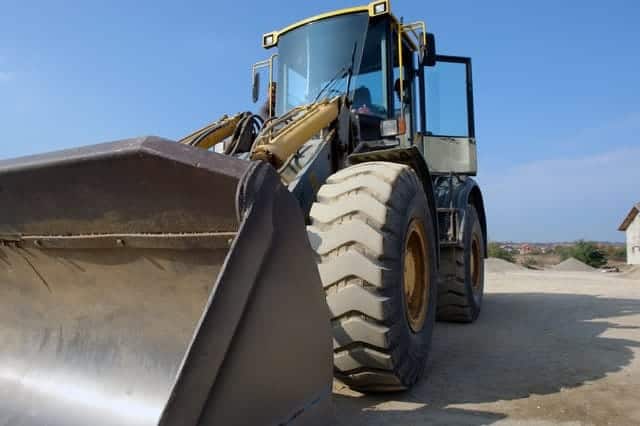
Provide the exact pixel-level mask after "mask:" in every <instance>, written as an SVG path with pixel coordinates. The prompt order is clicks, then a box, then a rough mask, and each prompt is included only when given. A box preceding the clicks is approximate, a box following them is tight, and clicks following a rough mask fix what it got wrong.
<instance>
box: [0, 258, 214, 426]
mask: <svg viewBox="0 0 640 426" xmlns="http://www.w3.org/2000/svg"><path fill="white" fill-rule="evenodd" d="M225 254H226V250H196V251H192V250H189V251H186V250H158V249H150V250H141V249H135V250H134V249H113V250H104V249H94V250H70V249H65V250H33V249H21V248H10V247H2V248H0V277H1V278H0V279H1V282H2V285H0V300H1V301H2V302H1V303H2V309H0V323H1V324H2V329H1V330H0V346H1V347H2V348H3V350H2V351H1V352H0V424H12V425H17V424H48V425H87V424H92V425H118V424H127V425H147V424H155V423H156V422H157V420H158V418H159V417H160V413H161V410H162V408H163V407H164V404H165V401H166V400H167V399H168V397H169V394H170V391H171V388H172V385H173V382H174V380H175V376H176V373H177V371H178V367H179V366H180V363H181V361H182V358H183V356H184V354H185V352H186V350H187V347H188V344H189V342H190V340H191V336H192V334H193V332H194V330H195V328H196V325H197V323H198V320H199V319H200V316H201V315H202V312H203V309H204V306H205V303H206V301H207V297H208V294H209V293H210V291H211V289H212V287H213V284H214V280H215V277H216V276H217V275H218V272H219V271H220V268H221V266H222V263H223V261H224V258H225Z"/></svg>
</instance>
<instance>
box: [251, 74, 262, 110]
mask: <svg viewBox="0 0 640 426" xmlns="http://www.w3.org/2000/svg"><path fill="white" fill-rule="evenodd" d="M259 98H260V73H259V72H257V71H256V70H253V85H252V86H251V99H253V103H254V104H255V103H256V102H258V99H259Z"/></svg>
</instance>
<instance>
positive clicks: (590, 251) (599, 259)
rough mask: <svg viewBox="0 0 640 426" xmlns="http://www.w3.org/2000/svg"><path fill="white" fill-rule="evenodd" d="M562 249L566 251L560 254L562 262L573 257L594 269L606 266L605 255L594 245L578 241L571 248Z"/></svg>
mask: <svg viewBox="0 0 640 426" xmlns="http://www.w3.org/2000/svg"><path fill="white" fill-rule="evenodd" d="M563 248H566V249H568V250H566V251H564V250H563V252H562V253H561V254H560V255H561V257H562V258H563V260H564V259H567V258H569V257H574V258H576V259H578V260H579V261H580V262H583V263H586V264H587V265H589V266H592V267H594V268H600V267H602V266H604V265H606V264H607V255H606V254H605V253H604V251H602V250H601V249H600V248H599V247H598V246H597V245H595V244H594V243H590V242H587V241H583V240H580V241H578V242H576V243H575V245H574V246H573V247H563ZM565 255H567V256H566V257H565Z"/></svg>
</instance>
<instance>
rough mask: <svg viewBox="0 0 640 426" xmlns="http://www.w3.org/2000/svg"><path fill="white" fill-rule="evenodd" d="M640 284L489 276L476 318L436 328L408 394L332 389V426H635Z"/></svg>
mask: <svg viewBox="0 0 640 426" xmlns="http://www.w3.org/2000/svg"><path fill="white" fill-rule="evenodd" d="M639 353H640V280H631V279H623V278H621V277H619V276H614V275H611V274H603V273H600V272H558V271H544V272H537V271H531V272H505V273H490V274H488V276H487V283H486V292H485V300H484V306H483V312H482V314H481V315H480V319H479V320H478V321H477V322H476V323H475V324H472V325H458V324H447V323H437V325H436V331H435V334H434V341H433V348H432V352H431V358H430V360H429V363H428V365H427V371H426V373H425V377H424V378H423V379H422V381H421V382H420V383H418V385H417V386H415V387H414V388H413V389H412V390H411V391H408V392H404V393H400V394H390V395H378V396H364V395H361V394H359V393H356V392H353V391H350V390H349V389H348V388H346V387H345V386H344V385H342V384H341V383H339V382H336V383H335V384H334V401H335V406H336V412H337V417H338V422H339V424H340V425H371V426H375V425H396V424H397V425H423V424H430V425H431V424H436V425H438V424H439V425H449V424H455V425H484V424H498V425H511V424H516V425H551V424H554V425H555V424H562V425H591V424H594V425H607V424H611V425H640V359H639V358H638V354H639Z"/></svg>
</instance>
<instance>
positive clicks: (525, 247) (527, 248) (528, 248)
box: [520, 244, 533, 254]
mask: <svg viewBox="0 0 640 426" xmlns="http://www.w3.org/2000/svg"><path fill="white" fill-rule="evenodd" d="M532 251H533V249H532V248H531V246H530V245H529V244H522V245H521V246H520V254H531V252H532Z"/></svg>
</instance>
